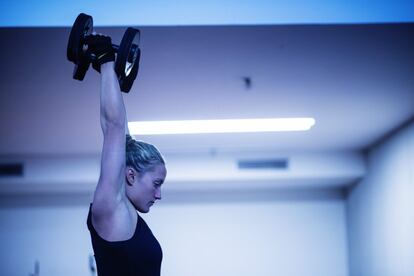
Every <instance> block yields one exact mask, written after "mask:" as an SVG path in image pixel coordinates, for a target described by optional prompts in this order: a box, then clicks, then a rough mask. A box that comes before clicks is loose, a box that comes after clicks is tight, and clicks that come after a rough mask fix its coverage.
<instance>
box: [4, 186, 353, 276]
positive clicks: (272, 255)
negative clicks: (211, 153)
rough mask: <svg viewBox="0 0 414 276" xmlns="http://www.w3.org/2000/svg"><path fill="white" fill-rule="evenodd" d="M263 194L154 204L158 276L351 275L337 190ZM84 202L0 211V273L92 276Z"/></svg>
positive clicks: (152, 222) (152, 223) (192, 197)
mask: <svg viewBox="0 0 414 276" xmlns="http://www.w3.org/2000/svg"><path fill="white" fill-rule="evenodd" d="M221 193H223V192H221ZM264 194H265V193H263V194H262V195H260V194H259V195H257V194H256V195H255V194H254V193H252V195H251V197H249V194H246V196H245V197H244V198H243V197H242V196H241V195H237V193H236V195H225V194H220V195H217V198H218V199H219V200H216V201H214V200H212V199H214V198H215V195H214V193H211V194H209V198H205V197H204V199H202V198H203V196H200V195H197V194H191V193H187V194H186V195H184V197H188V198H187V199H186V198H184V197H183V196H181V199H180V198H178V197H176V198H175V199H174V200H171V201H170V202H169V201H168V198H167V199H165V202H161V203H160V204H159V205H158V206H157V205H156V206H154V207H153V209H152V210H151V212H150V213H149V214H147V215H145V216H144V219H145V220H146V221H147V223H148V224H149V225H150V227H151V228H152V230H153V232H154V234H155V235H156V236H157V238H158V240H159V241H160V243H161V245H162V247H163V252H164V260H163V264H162V275H169V276H174V275H177V276H194V275H197V276H204V275H206V276H207V275H208V276H211V275H217V276H220V275H223V276H224V275H226V276H227V275H290V276H296V275H297V276H307V275H309V276H310V275H312V276H313V275H318V276H324V275H326V276H332V275H335V276H345V275H348V272H347V262H348V260H347V243H346V225H345V216H346V214H345V203H344V200H343V198H342V196H341V194H340V193H339V192H332V191H331V190H327V191H325V192H317V191H312V190H308V191H290V192H268V193H266V194H267V196H265V195H264ZM197 197H198V198H197ZM172 198H173V197H172ZM16 200H17V201H18V200H22V198H20V199H16ZM11 201H12V200H10V202H11ZM56 201H59V200H56ZM84 201H85V202H84V203H82V204H78V205H74V206H69V205H68V206H65V204H62V205H58V204H56V202H55V203H54V205H56V206H52V205H50V204H49V206H48V204H47V202H46V203H44V204H43V205H45V206H42V204H37V203H35V202H33V201H32V202H28V201H26V200H24V202H21V204H20V205H21V206H18V205H19V204H15V206H14V207H2V208H0V221H1V227H0V244H1V248H2V249H1V251H0V263H1V266H0V275H8V276H13V275H28V274H29V272H33V270H34V262H35V260H39V261H40V275H41V276H52V275H53V276H55V275H60V276H64V275H71V276H73V275H79V276H82V275H85V276H86V275H91V274H90V272H89V270H88V256H89V254H91V253H92V249H91V245H90V240H89V233H88V231H87V228H86V224H85V220H86V213H87V208H88V206H87V204H86V203H87V199H84ZM61 202H63V203H64V200H62V201H61ZM25 205H26V206H25ZM32 205H33V206H32Z"/></svg>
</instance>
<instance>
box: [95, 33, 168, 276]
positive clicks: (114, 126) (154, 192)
mask: <svg viewBox="0 0 414 276" xmlns="http://www.w3.org/2000/svg"><path fill="white" fill-rule="evenodd" d="M87 44H88V51H90V52H91V53H92V54H93V55H95V56H96V60H95V61H94V62H93V67H94V68H95V69H96V70H97V71H100V73H101V109H100V112H101V127H102V131H103V136H104V142H103V149H102V156H101V173H100V177H99V181H98V185H97V187H96V190H95V194H94V197H93V203H92V204H91V206H90V210H89V214H88V221H87V224H88V228H89V231H90V234H91V239H92V246H93V249H94V253H95V260H96V263H97V270H98V275H99V276H106V275H111V276H117V275H120V276H124V275H139V276H146V275H148V276H149V275H151V276H153V275H156V276H159V275H160V268H161V260H162V251H161V247H160V245H159V243H158V241H157V240H156V238H155V237H154V235H153V234H152V232H151V230H150V229H149V227H148V226H147V224H146V223H145V221H144V220H143V219H142V218H141V217H140V216H139V214H138V213H137V211H139V212H142V213H147V212H149V209H150V207H151V206H152V205H153V204H154V203H155V202H156V201H157V200H160V199H161V185H162V184H163V182H164V180H165V177H166V174H167V171H166V168H165V162H164V159H163V157H162V156H161V154H160V153H159V151H158V150H157V149H156V148H155V147H154V146H153V145H150V144H147V143H144V142H141V141H136V140H134V139H132V138H131V136H129V134H128V131H127V128H128V127H127V124H126V122H127V121H126V111H125V106H124V102H123V97H122V95H121V92H120V88H119V83H118V79H117V76H116V74H115V72H114V60H115V53H114V50H113V48H112V42H111V38H110V37H107V36H102V35H92V36H90V37H89V38H88V41H87ZM125 135H126V138H125Z"/></svg>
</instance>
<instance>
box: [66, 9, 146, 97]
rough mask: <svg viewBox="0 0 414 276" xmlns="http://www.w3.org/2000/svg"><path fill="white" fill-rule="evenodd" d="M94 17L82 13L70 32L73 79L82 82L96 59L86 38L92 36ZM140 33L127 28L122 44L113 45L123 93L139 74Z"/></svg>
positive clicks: (68, 53) (69, 49)
mask: <svg viewBox="0 0 414 276" xmlns="http://www.w3.org/2000/svg"><path fill="white" fill-rule="evenodd" d="M92 31H93V19H92V16H90V15H87V14H84V13H81V14H79V15H78V17H77V18H76V20H75V22H74V23H73V26H72V29H71V31H70V35H69V40H68V47H67V53H66V55H67V59H68V60H69V61H71V62H73V63H74V64H75V68H74V70H73V78H74V79H76V80H79V81H82V80H83V79H84V77H85V74H86V72H87V71H88V69H89V66H90V64H91V62H92V61H93V60H94V59H95V57H94V56H93V55H92V54H90V53H89V52H88V51H87V49H88V45H87V44H86V42H85V41H86V38H87V37H88V36H89V35H92ZM139 40H140V31H139V30H138V29H134V28H131V27H129V28H127V30H126V31H125V33H124V36H123V37H122V41H121V44H120V45H119V46H118V45H115V44H112V48H113V49H114V51H115V52H116V53H117V56H116V60H115V68H114V69H115V72H116V75H117V77H118V80H119V86H120V88H121V91H122V92H126V93H128V92H129V91H130V90H131V87H132V84H133V83H134V80H135V78H136V77H137V74H138V68H139V60H140V57H141V49H140V48H139Z"/></svg>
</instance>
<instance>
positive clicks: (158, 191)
mask: <svg viewBox="0 0 414 276" xmlns="http://www.w3.org/2000/svg"><path fill="white" fill-rule="evenodd" d="M155 199H157V200H161V189H157V190H156V191H155Z"/></svg>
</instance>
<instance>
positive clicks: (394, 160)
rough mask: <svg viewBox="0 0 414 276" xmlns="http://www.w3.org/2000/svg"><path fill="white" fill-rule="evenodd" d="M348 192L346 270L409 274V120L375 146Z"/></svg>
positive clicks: (413, 268)
mask: <svg viewBox="0 0 414 276" xmlns="http://www.w3.org/2000/svg"><path fill="white" fill-rule="evenodd" d="M368 159H369V164H368V172H367V176H366V177H365V178H364V180H363V181H361V182H360V183H359V184H358V185H357V186H355V187H354V189H353V190H352V191H351V193H350V195H349V197H348V205H347V208H348V224H349V225H348V232H349V252H350V257H349V259H350V273H351V275H364V276H397V275H398V276H412V275H414V123H411V124H410V125H409V126H407V127H405V128H404V129H403V130H401V131H399V132H398V133H397V134H396V135H394V136H392V137H391V138H389V139H387V140H386V141H385V142H383V143H382V144H380V145H379V146H377V147H375V148H374V149H373V150H372V151H371V152H370V154H369V157H368Z"/></svg>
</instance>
